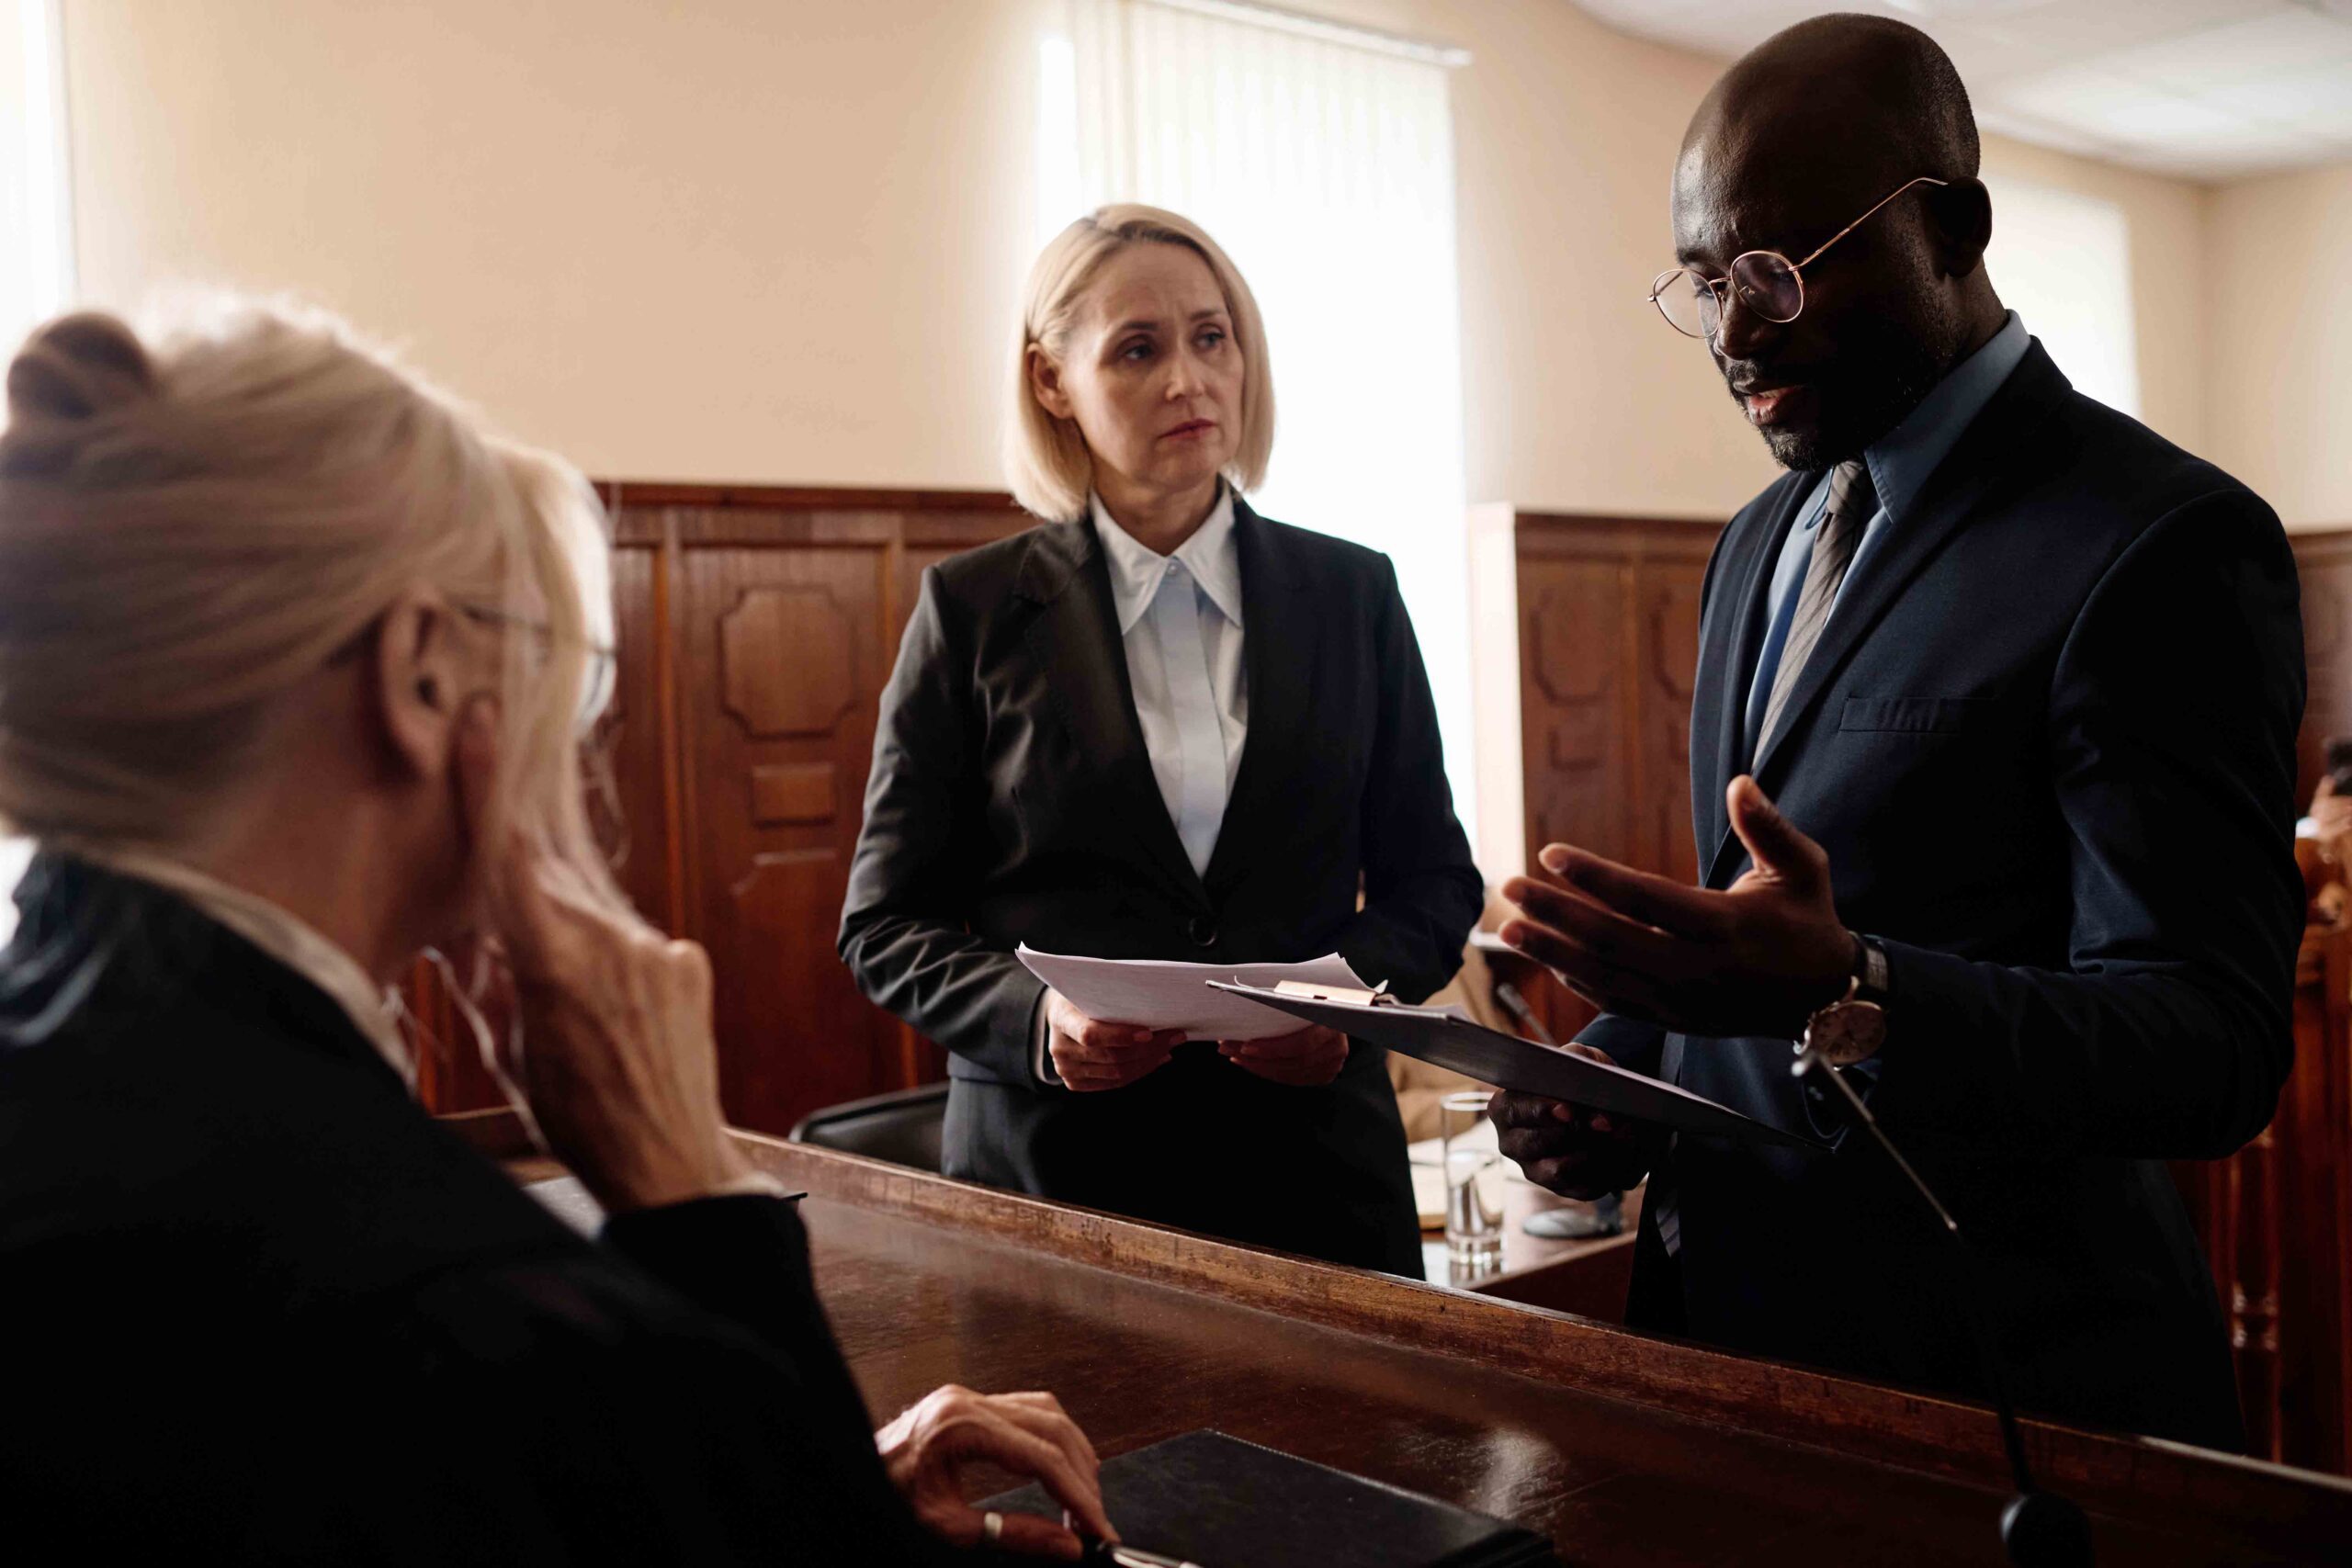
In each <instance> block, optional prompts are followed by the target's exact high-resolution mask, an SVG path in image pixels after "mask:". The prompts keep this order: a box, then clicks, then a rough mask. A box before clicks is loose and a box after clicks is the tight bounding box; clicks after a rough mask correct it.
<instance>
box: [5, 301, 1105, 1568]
mask: <svg viewBox="0 0 2352 1568" xmlns="http://www.w3.org/2000/svg"><path fill="white" fill-rule="evenodd" d="M7 397H8V411H7V424H6V429H5V431H0V827H5V829H6V830H7V831H9V832H11V833H15V834H19V835H24V836H28V837H29V838H30V839H32V840H34V842H35V846H36V853H35V856H34V859H33V861H32V863H31V866H30V868H29V870H28V872H27V874H26V875H25V877H24V880H23V883H22V884H21V886H19V888H18V891H17V903H18V905H19V907H20V908H21V910H22V918H21V920H20V923H19V925H18V928H17V935H16V938H15V940H14V942H12V943H11V944H10V945H9V946H8V948H7V949H6V953H0V1280H5V1281H6V1284H5V1288H0V1345H6V1347H7V1348H8V1350H9V1355H10V1360H9V1365H8V1367H7V1369H6V1372H5V1375H0V1386H5V1387H6V1390H7V1410H8V1418H7V1420H6V1422H0V1476H5V1477H6V1482H5V1483H0V1490H4V1491H6V1494H7V1495H8V1496H9V1498H10V1506H9V1511H8V1520H7V1529H8V1530H9V1532H10V1538H11V1540H17V1541H22V1542H32V1541H37V1540H51V1541H62V1540H72V1541H74V1543H75V1546H76V1549H77V1551H82V1552H83V1553H85V1554H88V1555H95V1556H96V1557H98V1558H100V1559H102V1560H110V1559H114V1558H121V1559H124V1560H146V1559H153V1558H157V1557H162V1556H169V1557H172V1558H175V1559H181V1560H192V1561H198V1562H214V1561H250V1562H262V1561H266V1562H350V1561H361V1560H365V1561H370V1562H382V1561H397V1562H410V1561H414V1562H447V1561H456V1560H474V1559H479V1558H482V1557H488V1556H494V1557H496V1558H498V1559H500V1560H501V1561H511V1562H571V1561H582V1560H588V1559H594V1560H600V1561H603V1560H611V1561H630V1562H751V1561H754V1560H757V1561H762V1562H769V1561H775V1560H777V1559H778V1558H779V1557H782V1556H789V1557H790V1558H791V1559H792V1560H793V1561H795V1562H831V1563H850V1562H861V1563H862V1562H934V1561H938V1562H944V1561H947V1560H950V1559H951V1558H955V1559H960V1558H962V1557H963V1556H965V1555H966V1553H965V1552H964V1551H962V1550H960V1549H961V1548H965V1547H972V1546H975V1545H977V1544H978V1543H979V1542H980V1540H981V1537H982V1534H983V1527H984V1519H983V1517H982V1516H980V1515H978V1514H977V1513H975V1512H974V1511H973V1510H972V1509H970V1508H969V1507H967V1506H965V1504H964V1501H963V1490H962V1485H961V1481H960V1471H961V1469H962V1467H963V1466H964V1465H965V1464H966V1463H967V1461H973V1460H979V1459H985V1460H989V1461H993V1462H994V1463H996V1464H998V1465H1000V1466H1004V1467H1009V1468H1011V1469H1012V1470H1014V1471H1016V1472H1022V1473H1025V1474H1034V1475H1035V1476H1037V1477H1038V1478H1039V1479H1041V1480H1043V1481H1044V1482H1045V1483H1046V1485H1047V1486H1048V1488H1049V1489H1050V1490H1052V1491H1053V1492H1054V1493H1055V1494H1056V1495H1057V1496H1059V1497H1060V1498H1061V1500H1062V1501H1063V1502H1064V1504H1065V1505H1066V1506H1068V1507H1069V1509H1070V1510H1071V1513H1072V1515H1073V1516H1074V1517H1075V1518H1076V1519H1077V1520H1078V1521H1080V1523H1081V1524H1082V1525H1083V1526H1084V1527H1085V1528H1086V1529H1088V1530H1089V1531H1090V1532H1091V1533H1093V1534H1096V1535H1103V1534H1107V1533H1108V1532H1109V1530H1110V1524H1109V1521H1108V1520H1107V1519H1105V1518H1104V1517H1103V1513H1102V1502H1101V1495H1100V1491H1099V1489H1098V1487H1097V1484H1096V1482H1095V1477H1094V1461H1093V1457H1092V1452H1091V1450H1090V1449H1089V1448H1088V1446H1087V1444H1086V1440H1085V1438H1084V1437H1083V1436H1082V1435H1080V1433H1079V1431H1078V1429H1077V1428H1076V1427H1074V1426H1072V1425H1071V1424H1070V1422H1069V1418H1068V1417H1067V1416H1064V1415H1063V1414H1062V1413H1061V1412H1060V1410H1059V1407H1058V1406H1057V1405H1056V1404H1054V1403H1053V1401H1052V1400H1051V1399H1050V1398H1049V1397H1048V1396H1046V1395H1043V1394H1026V1395H1015V1396H1010V1397H1002V1398H1000V1397H991V1396H984V1395H980V1394H976V1393H970V1392H969V1391H967V1390H963V1389H955V1388H950V1389H943V1390H941V1391H940V1392H939V1393H935V1394H933V1396H931V1398H929V1399H927V1400H925V1401H923V1402H922V1404H918V1405H916V1406H915V1407H914V1408H913V1409H911V1410H910V1411H908V1412H907V1413H906V1414H905V1415H904V1416H901V1417H900V1418H899V1419H898V1420H897V1421H894V1422H893V1423H892V1424H891V1425H890V1427H888V1428H886V1429H885V1430H884V1431H883V1432H882V1433H881V1434H880V1435H879V1437H878V1439H877V1437H876V1434H875V1433H874V1432H872V1431H871V1430H870V1429H869V1428H868V1427H867V1425H866V1423H865V1418H864V1410H863V1406H862V1405H861V1404H860V1402H859V1398H858V1395H857V1393H856V1391H855V1387H854V1384H853V1383H852V1382H851V1381H850V1378H849V1374H848V1372H847V1370H846V1369H845V1368H844V1367H843V1365H842V1361H841V1359H840V1356H839V1353H838V1352H837V1351H836V1349H835V1348H834V1347H833V1345H832V1342H831V1338H830V1337H829V1335H828V1333H827V1331H826V1328H825V1325H824V1318H823V1314H822V1312H821V1311H820V1308H819V1307H818V1305H817V1303H816V1300H815V1298H814V1296H813V1295H812V1294H811V1292H810V1281H809V1268H808V1255H807V1245H806V1239H805V1237H804V1235H803V1234H802V1232H801V1229H800V1225H799V1222H798V1220H797V1217H796V1213H795V1211H794V1209H793V1206H792V1204H791V1203H790V1202H789V1201H786V1200H785V1198H784V1197H783V1196H782V1195H781V1194H780V1193H779V1192H778V1191H777V1190H776V1188H775V1183H774V1182H773V1181H772V1180H771V1179H768V1178H767V1177H765V1176H763V1175H762V1174H761V1173H760V1172H759V1171H757V1170H756V1169H754V1168H752V1167H751V1166H750V1165H749V1164H748V1163H747V1162H746V1160H745V1159H744V1157H743V1156H742V1155H741V1153H740V1152H739V1150H738V1149H737V1148H736V1147H735V1145H733V1144H732V1143H731V1142H730V1141H729V1139H728V1138H727V1137H726V1136H725V1134H724V1132H723V1129H722V1126H721V1122H720V1118H719V1109H718V1090H717V1072H716V1064H715V1054H714V1050H713V1045H712V1041H711V1034H710V974H709V967H708V964H707V961H706V960H705V958H704V955H703V953H702V951H701V950H700V949H699V948H697V947H695V946H694V945H693V944H691V943H688V942H669V941H665V940H664V939H663V938H662V936H661V935H660V934H659V933H658V932H656V931H653V930H652V929H651V928H650V927H649V926H648V925H646V924H645V922H644V921H642V920H641V919H639V918H638V917H637V915H636V914H635V913H634V912H633V911H632V910H631V909H630V908H629V907H628V903H627V901H626V900H625V899H624V898H623V897H622V896H621V894H620V892H619V890H618V889H617V887H616V886H615V884H614V881H613V878H612V876H611V874H610V873H609V871H608V868H607V866H606V864H605V859H604V857H603V856H602V855H601V854H600V853H599V852H598V851H597V848H596V846H595V843H594V839H593V836H592V834H591V832H590V828H589V819H588V813H587V810H586V808H585V806H584V804H583V791H582V732H583V729H584V728H585V726H586V724H587V722H588V721H589V720H590V719H591V718H593V716H594V714H595V712H596V711H597V709H598V707H599V705H601V703H602V701H603V696H604V693H605V690H606V689H607V682H608V680H609V675H610V665H611V661H612V639H613V630H612V622H611V607H610V600H609V596H608V592H607V588H606V581H607V558H606V545H605V531H604V519H603V515H602V513H601V510H600V509H599V507H598V505H597V503H596V500H595V497H594V494H593V492H592V491H590V489H589V487H588V486H587V484H586V483H585V482H584V481H583V480H582V479H581V477H580V476H579V475H578V474H577V473H576V472H574V471H573V470H572V469H571V468H570V467H568V466H567V465H565V464H564V463H562V462H561V461H560V460H558V459H557V458H554V457H549V456H547V455H545V454H543V453H537V452H533V451H530V450H528V449H526V448H524V447H521V446H514V445H512V444H509V443H506V442H503V441H500V440H498V439H495V438H493V437H492V436H489V435H486V434H482V433H481V430H480V429H479V428H478V427H477V426H476V423H475V422H474V421H473V419H472V418H471V417H470V416H469V415H468V414H467V413H466V412H463V411H462V410H460V409H459V408H458V407H457V406H456V405H455V404H453V403H452V402H450V401H449V400H447V399H446V398H444V397H443V396H441V395H440V394H438V393H436V392H435V391H434V390H432V389H430V388H428V387H426V386H424V384H422V383H421V382H420V381H418V380H417V379H416V378H413V377H412V376H411V375H409V374H408V373H406V372H404V371H403V370H401V369H400V368H399V367H396V366H395V365H394V364H393V363H391V362H390V360H389V359H387V358H386V357H385V356H383V355H380V354H379V353H377V352H375V351H372V350H370V349H368V348H367V347H365V346H363V345H361V344H357V343H356V342H355V341H354V340H353V339H352V337H351V336H350V335H349V333H346V332H345V330H344V329H343V328H341V327H340V326H339V325H338V324H337V323H335V322H334V321H332V320H330V319H327V318H325V317H322V316H318V315H314V314H309V313H304V312H300V311H298V310H290V309H287V308H281V307H274V306H266V305H259V304H254V303H251V302H236V301H230V302H224V303H223V304H221V305H220V307H218V308H216V309H214V310H210V311H209V312H208V313H207V314H205V315H204V316H203V317H202V318H201V319H198V320H194V321H189V322H187V323H185V324H184V325H182V326H181V327H180V328H178V329H177V330H175V331H173V332H171V333H168V334H164V335H158V336H155V337H153V338H142V337H141V335H140V334H139V333H135V332H133V331H132V330H131V329H130V327H128V326H126V325H124V324H123V323H122V322H121V321H117V320H115V319H114V318H112V317H109V316H104V315H96V314H85V315H76V316H69V317H66V318H63V319H62V320H59V321H52V322H51V323H50V324H49V325H47V326H46V327H43V328H41V329H40V331H38V332H36V333H33V335H32V336H31V338H30V339H28V341H27V342H26V344H24V346H23V347H22V348H21V350H19V352H18V353H17V355H16V356H15V359H14V362H13V363H12V364H11V365H10V366H9V368H8V376H7ZM467 936H474V937H480V938H483V939H486V940H487V941H488V942H489V943H490V945H491V948H492V951H493V952H494V953H497V954H499V955H500V957H501V960H502V963H501V967H502V969H503V972H504V973H505V975H506V976H507V978H508V980H509V982H510V983H511V992H512V998H513V1003H514V1007H513V1011H514V1013H515V1018H516V1020H517V1027H516V1029H515V1032H513V1034H512V1036H511V1037H510V1038H508V1039H507V1040H505V1041H503V1042H502V1043H501V1051H500V1066H501V1068H502V1077H503V1081H505V1082H506V1083H507V1084H508V1087H509V1092H510V1094H512V1095H514V1096H515V1099H516V1103H517V1106H518V1108H519V1109H520V1110H522V1111H524V1112H526V1115H527V1117H528V1118H529V1120H530V1121H531V1122H533V1124H534V1125H535V1126H536V1127H537V1130H538V1132H539V1134H540V1135H541V1136H542V1137H543V1138H544V1140H545V1142H546V1143H547V1145H548V1147H549V1148H550V1149H551V1150H552V1152H554V1153H555V1154H556V1155H558V1156H560V1157H561V1158H562V1159H563V1160H564V1161H565V1163H566V1164H568V1165H569V1166H570V1167H571V1169H572V1170H573V1172H574V1173H575V1174H577V1175H578V1176H579V1178H580V1179H581V1180H582V1182H583V1183H584V1184H585V1185H586V1186H587V1188H588V1189H589V1190H590V1191H591V1193H593V1195H594V1197H595V1198H596V1199H597V1200H598V1201H599V1202H600V1203H601V1204H602V1206H603V1207H604V1209H605V1212H606V1213H607V1215H608V1216H609V1218H608V1220H607V1222H606V1224H605V1227H604V1231H603V1234H602V1236H601V1238H600V1239H599V1240H596V1241H591V1240H589V1239H588V1238H586V1237H583V1236H582V1235H577V1234H575V1233H573V1232H572V1231H571V1229H569V1228H568V1227H567V1226H565V1225H564V1224H561V1223H560V1222H559V1221H557V1220H556V1219H555V1218H554V1217H553V1215H552V1214H550V1213H548V1212H547V1211H546V1210H544V1209H542V1208H541V1207H540V1206H539V1205H538V1204H537V1203H535V1202H533V1201H531V1200H530V1199H528V1198H526V1197H525V1196H524V1195H523V1194H521V1193H520V1192H518V1191H517V1190H515V1187H514V1186H513V1185H512V1184H511V1183H510V1182H509V1181H508V1180H507V1179H505V1178H504V1177H503V1175H502V1174H501V1173H500V1172H499V1171H498V1169H497V1168H495V1167H493V1166H492V1165H491V1164H490V1163H488V1162H487V1161H485V1160H483V1159H481V1157H480V1156H476V1155H475V1154H473V1153H472V1152H471V1151H470V1150H469V1149H467V1148H466V1147H465V1146H464V1145H461V1144H459V1143H458V1141H457V1140H455V1139H454V1138H452V1137H450V1136H449V1135H447V1134H446V1133H444V1132H443V1131H441V1130H440V1129H439V1128H438V1127H436V1126H435V1124H434V1122H432V1120H431V1119H430V1118H429V1117H428V1116H426V1115H425V1114H424V1111H422V1110H421V1109H420V1108H419V1107H418V1106H417V1105H416V1104H415V1102H414V1100H413V1099H412V1098H411V1096H410V1094H409V1092H408V1085H409V1080H410V1078H411V1075H412V1067H413V1056H412V1052H413V1045H412V1043H411V1042H410V1040H409V1039H408V1038H407V1036H406V1035H405V1033H404V1032H403V1031H402V1030H401V1028H400V1027H399V1026H398V1024H397V1021H396V1019H395V1016H394V1015H393V1013H392V1012H391V1011H390V1010H389V1008H388V1005H387V1004H388V996H389V994H390V986H391V984H392V982H393V981H394V980H395V979H396V977H397V976H400V975H401V973H402V972H403V971H404V970H405V969H406V967H407V966H408V965H409V964H410V963H411V962H412V961H413V958H414V956H415V955H416V954H417V953H419V952H420V951H423V950H426V949H429V948H434V947H436V946H439V945H443V944H447V943H450V942H455V941H457V940H458V939H460V938H463V937H467ZM492 1434H494V1436H493V1435H492ZM1000 1529H1001V1536H1002V1539H1001V1542H999V1543H998V1545H999V1547H1000V1548H1001V1549H1004V1550H1015V1551H1026V1552H1037V1553H1043V1554H1046V1555H1051V1556H1057V1557H1061V1558H1064V1559H1069V1560H1075V1559H1076V1558H1077V1557H1078V1556H1079V1555H1080V1551H1081V1549H1082V1543H1081V1541H1080V1538H1079V1537H1078V1535H1077V1534H1075V1533H1074V1532H1073V1531H1071V1530H1069V1529H1064V1528H1062V1527H1061V1526H1060V1525H1058V1524H1053V1523H1049V1522H1048V1521H1046V1520H1043V1519H1017V1520H1016V1519H1012V1518H1007V1519H1005V1520H1003V1521H1001V1526H1000Z"/></svg>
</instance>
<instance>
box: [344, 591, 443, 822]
mask: <svg viewBox="0 0 2352 1568" xmlns="http://www.w3.org/2000/svg"><path fill="white" fill-rule="evenodd" d="M454 631H455V628H454V626H452V624H451V619H450V611H449V608H448V606H447V604H442V603H441V602H440V601H439V600H438V599H436V598H434V597H432V596H429V595H426V594H424V593H415V592H412V593H407V594H403V595H401V599H400V601H399V602H398V603H397V604H394V605H393V606H392V607H391V608H390V610H388V611H386V612H385V614H384V618H383V620H382V622H381V623H380V624H379V628H378V631H377V635H376V639H375V647H374V663H373V668H372V671H371V674H372V677H373V678H372V679H371V680H369V681H368V698H369V702H368V705H369V707H370V708H371V709H373V716H374V717H375V720H376V724H377V728H378V729H379V733H380V734H381V735H382V736H383V738H384V742H385V746H386V749H387V750H388V751H389V753H390V758H391V760H392V761H393V764H394V765H395V766H397V767H399V768H401V770H403V771H404V772H406V773H410V774H411V775H412V776H415V777H420V778H438V777H440V776H441V775H442V774H444V773H447V771H448V769H449V766H450V748H451V746H452V744H453V739H452V738H453V737H454V735H455V734H456V727H457V719H458V706H459V705H460V704H461V703H462V702H463V701H464V698H465V692H464V690H463V688H462V685H461V683H460V679H459V677H460V673H461V672H460V671H459V670H458V656H457V653H458V650H457V648H456V645H455V640H454Z"/></svg>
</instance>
